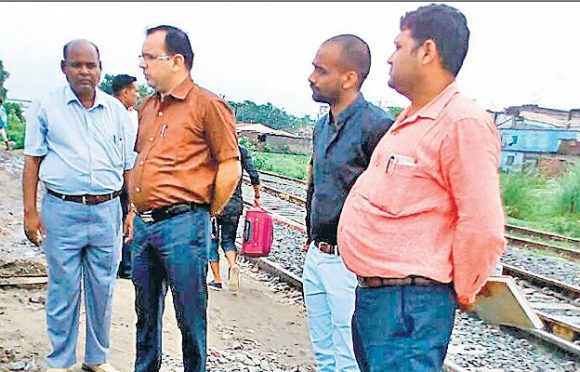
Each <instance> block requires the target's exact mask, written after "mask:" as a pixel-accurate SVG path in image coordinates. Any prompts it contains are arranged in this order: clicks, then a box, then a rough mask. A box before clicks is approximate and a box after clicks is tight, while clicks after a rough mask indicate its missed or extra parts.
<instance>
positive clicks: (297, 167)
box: [252, 151, 310, 180]
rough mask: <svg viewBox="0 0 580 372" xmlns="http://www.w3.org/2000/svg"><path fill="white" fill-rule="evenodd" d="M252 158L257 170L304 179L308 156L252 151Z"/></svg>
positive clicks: (308, 160) (308, 161)
mask: <svg viewBox="0 0 580 372" xmlns="http://www.w3.org/2000/svg"><path fill="white" fill-rule="evenodd" d="M252 160H253V161H254V165H255V166H256V168H257V169H258V170H263V171H268V172H274V173H278V174H281V175H284V176H287V177H292V178H297V179H300V180H306V175H307V169H308V164H309V163H310V156H308V155H293V154H279V153H274V152H257V151H253V152H252Z"/></svg>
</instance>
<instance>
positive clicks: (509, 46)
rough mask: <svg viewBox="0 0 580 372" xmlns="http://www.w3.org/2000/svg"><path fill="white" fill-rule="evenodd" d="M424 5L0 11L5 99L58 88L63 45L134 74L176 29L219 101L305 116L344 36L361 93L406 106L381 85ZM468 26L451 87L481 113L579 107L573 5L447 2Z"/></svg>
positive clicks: (9, 6) (28, 6)
mask: <svg viewBox="0 0 580 372" xmlns="http://www.w3.org/2000/svg"><path fill="white" fill-rule="evenodd" d="M423 4H426V3H303V2H302V3H201V4H200V3H111V2H107V3H2V4H1V5H0V59H1V60H2V61H3V62H4V67H5V69H6V70H7V71H9V72H10V78H9V79H8V81H7V83H6V88H7V89H8V90H9V92H8V97H9V98H19V99H36V98H38V97H40V96H41V95H43V94H44V93H46V92H47V91H49V90H52V89H54V88H56V87H58V86H60V85H62V84H64V83H65V79H64V76H63V75H62V73H61V71H60V67H59V63H60V60H61V59H62V46H63V45H64V44H65V43H66V42H68V41H70V40H72V39H76V38H86V39H89V40H91V41H93V42H94V43H96V44H97V45H98V46H99V48H100V50H101V59H102V62H103V75H104V74H105V73H109V74H119V73H128V74H132V75H134V76H136V77H137V78H138V79H139V82H140V83H144V82H145V81H144V79H143V75H142V73H141V70H140V69H139V68H138V59H137V56H138V55H139V54H140V52H141V46H142V43H143V40H144V31H145V29H146V28H147V27H151V26H156V25H159V24H170V25H174V26H178V27H180V28H182V29H183V30H185V31H186V32H187V33H188V34H189V36H190V39H191V42H192V45H193V50H194V53H195V60H194V66H193V69H192V75H193V78H194V80H195V81H196V82H198V83H199V84H200V85H202V86H204V87H206V88H208V89H210V90H212V91H214V92H215V93H218V94H223V95H225V97H226V99H228V100H234V101H243V100H246V99H249V100H252V101H254V102H256V103H259V104H263V103H266V102H271V103H272V104H274V105H276V106H279V107H283V108H285V109H286V110H287V111H288V112H290V113H292V114H294V115H297V116H302V115H305V114H310V115H312V116H315V114H316V112H317V111H318V107H319V106H318V104H316V103H314V102H313V101H312V99H311V91H310V88H309V86H308V82H307V80H306V79H307V77H308V75H309V74H310V72H311V70H312V65H311V63H312V60H313V58H314V55H315V54H316V50H317V49H318V47H319V46H320V44H321V43H322V42H323V41H324V40H326V39H327V38H329V37H331V36H334V35H337V34H341V33H352V34H356V35H358V36H360V37H362V38H363V39H364V40H365V41H367V43H368V44H369V45H370V48H371V54H372V61H373V62H372V67H371V72H370V75H369V77H368V78H367V81H366V82H365V84H364V86H363V89H362V92H363V94H364V95H365V97H366V98H367V99H368V100H370V101H373V102H376V103H378V102H379V101H380V102H381V104H382V105H383V106H385V105H397V106H405V105H407V103H408V101H407V100H406V99H405V98H404V97H402V96H400V95H399V94H398V93H396V92H395V91H393V90H391V89H390V88H389V87H388V86H387V81H388V65H387V63H386V61H387V59H388V57H389V55H390V54H391V52H392V51H393V49H394V44H393V40H394V38H395V36H396V35H397V33H398V32H399V18H400V16H401V15H402V14H404V12H405V11H410V10H414V9H416V8H417V7H418V6H420V5H423ZM448 4H450V5H453V6H455V7H457V8H459V9H460V10H461V11H462V12H463V13H464V14H465V15H466V17H467V22H468V26H469V28H470V30H471V40H470V48H469V52H468V54H467V58H466V60H465V63H464V65H463V68H462V70H461V72H460V73H459V77H458V82H459V85H460V89H461V90H462V91H463V92H464V94H466V95H467V96H468V97H471V98H474V99H476V100H477V101H478V102H479V103H480V104H481V105H483V106H484V107H486V108H489V109H492V110H501V109H502V108H504V107H507V106H510V105H519V104H524V103H535V104H538V105H540V106H544V107H552V108H559V109H564V110H568V109H570V108H576V107H580V98H579V95H578V93H577V90H578V89H579V87H580V73H579V65H578V56H579V55H580V49H579V48H578V43H577V35H578V22H579V20H580V3H448Z"/></svg>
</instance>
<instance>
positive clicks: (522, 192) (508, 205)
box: [501, 172, 539, 218]
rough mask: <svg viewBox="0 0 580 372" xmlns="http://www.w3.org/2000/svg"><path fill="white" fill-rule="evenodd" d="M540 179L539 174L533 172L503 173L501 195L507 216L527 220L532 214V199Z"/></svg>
mask: <svg viewBox="0 0 580 372" xmlns="http://www.w3.org/2000/svg"><path fill="white" fill-rule="evenodd" d="M538 178H539V176H538V175H537V173H532V172H515V173H502V175H501V194H502V197H503V203H504V206H505V211H506V215H508V216H510V217H514V218H525V217H526V216H528V215H529V214H530V212H531V205H530V199H531V198H532V195H533V191H534V189H535V188H536V187H537V185H538V183H539V180H538Z"/></svg>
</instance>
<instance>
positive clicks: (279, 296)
mask: <svg viewBox="0 0 580 372" xmlns="http://www.w3.org/2000/svg"><path fill="white" fill-rule="evenodd" d="M19 161H20V162H21V159H19V158H15V157H13V156H9V155H7V154H6V153H0V190H2V192H1V193H0V239H1V240H0V278H2V277H4V278H6V277H9V276H11V275H22V274H23V273H28V274H32V275H34V274H39V272H40V273H42V271H43V266H44V263H45V261H44V257H43V255H42V252H41V251H40V250H39V249H38V248H35V247H33V246H32V245H31V244H29V243H28V242H27V241H26V239H25V237H24V233H23V232H22V194H21V186H20V172H19V169H18V168H19V163H18V162H19ZM20 165H21V164H20ZM222 262H223V261H222ZM223 272H225V268H224V270H223ZM241 280H242V287H241V289H240V292H239V293H238V294H236V295H233V294H230V293H228V292H227V291H223V292H214V291H210V293H209V307H208V347H209V353H208V354H209V365H208V370H215V371H229V370H240V371H244V370H247V371H262V370H277V369H282V370H296V371H307V370H313V368H312V365H313V356H312V351H311V347H310V343H309V338H308V331H307V328H306V316H305V313H304V309H303V306H302V305H300V301H296V299H295V294H294V295H291V296H290V297H294V298H290V297H289V295H288V294H287V293H286V294H285V293H283V292H277V291H276V290H275V289H274V288H273V286H272V285H269V284H268V283H267V282H264V281H263V280H260V276H259V275H258V274H254V273H251V272H250V270H249V268H248V267H247V266H243V268H242V278H241ZM44 298H45V289H44V288H37V289H24V288H7V287H2V288H0V371H10V370H39V369H40V370H43V369H44V368H45V367H46V366H45V364H44V360H43V357H44V356H45V355H46V354H47V353H48V352H49V350H50V345H49V341H48V337H47V335H46V320H45V312H44ZM133 300H134V291H133V285H132V283H131V282H130V281H128V280H119V281H118V282H117V287H116V291H115V295H114V303H113V325H112V329H111V355H110V361H111V362H112V363H113V364H114V365H115V366H116V367H117V368H119V369H120V370H121V371H131V370H132V368H133V362H134V357H135V351H134V348H135V326H134V325H135V322H136V316H135V312H134V306H133ZM171 301H172V299H171V296H170V295H168V296H167V305H166V310H165V315H164V322H163V323H164V329H163V349H164V354H166V355H165V357H164V366H163V368H162V370H163V371H180V370H183V368H182V367H180V363H181V362H180V359H181V338H180V333H179V330H178V329H177V323H176V321H175V314H174V312H173V304H172V302H171ZM296 302H298V304H292V303H296ZM83 350H84V313H83V314H82V315H81V326H80V330H79V345H78V348H77V358H78V361H79V363H78V364H77V366H76V369H73V371H79V370H80V368H78V366H79V364H80V362H81V361H82V360H83Z"/></svg>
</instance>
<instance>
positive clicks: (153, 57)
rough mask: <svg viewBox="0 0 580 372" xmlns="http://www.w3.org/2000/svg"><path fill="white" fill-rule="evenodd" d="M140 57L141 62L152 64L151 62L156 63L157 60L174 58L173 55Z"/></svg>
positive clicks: (143, 55) (144, 55)
mask: <svg viewBox="0 0 580 372" xmlns="http://www.w3.org/2000/svg"><path fill="white" fill-rule="evenodd" d="M138 57H139V61H145V62H151V61H155V60H168V59H170V58H171V57H173V55H169V56H154V55H151V54H142V55H140V56H138Z"/></svg>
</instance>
